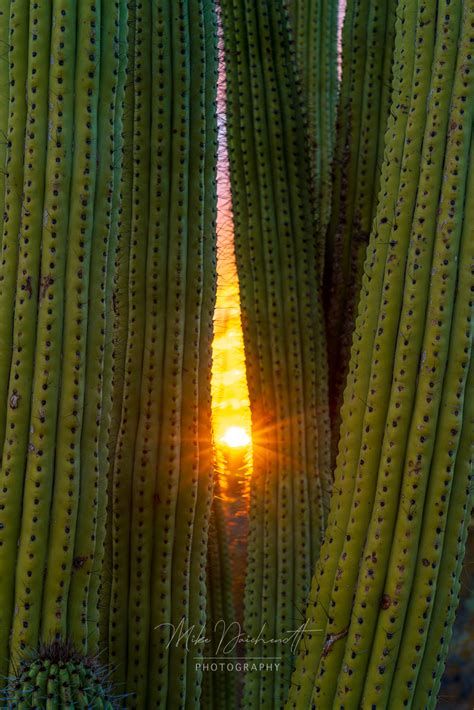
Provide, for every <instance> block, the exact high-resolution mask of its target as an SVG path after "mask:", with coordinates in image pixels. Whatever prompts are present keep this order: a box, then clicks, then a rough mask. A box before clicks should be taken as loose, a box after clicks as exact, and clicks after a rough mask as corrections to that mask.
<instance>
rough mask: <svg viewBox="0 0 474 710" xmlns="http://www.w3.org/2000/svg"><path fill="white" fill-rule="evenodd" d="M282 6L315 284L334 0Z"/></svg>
mask: <svg viewBox="0 0 474 710" xmlns="http://www.w3.org/2000/svg"><path fill="white" fill-rule="evenodd" d="M287 4H288V9H289V14H290V20H291V23H290V24H291V31H292V35H293V39H294V43H295V46H296V60H297V66H298V70H299V75H300V82H301V86H302V89H303V92H304V99H305V100H304V106H305V110H306V120H307V131H308V136H309V147H310V157H311V168H312V183H313V190H314V191H315V210H316V215H317V245H318V261H319V264H320V273H319V283H320V284H321V279H322V275H323V269H324V251H325V241H326V231H327V227H328V222H329V218H330V214H331V203H332V161H333V153H334V147H335V128H336V126H335V124H336V106H337V98H338V85H337V43H336V37H337V27H338V18H339V3H338V2H337V1H336V0H292V1H291V2H288V3H287Z"/></svg>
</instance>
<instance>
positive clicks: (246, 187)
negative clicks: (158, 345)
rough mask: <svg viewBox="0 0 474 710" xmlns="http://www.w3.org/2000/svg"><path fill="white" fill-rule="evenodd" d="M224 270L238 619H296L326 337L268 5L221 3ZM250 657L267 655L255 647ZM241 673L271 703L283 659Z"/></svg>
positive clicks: (306, 554) (312, 496) (288, 70)
mask: <svg viewBox="0 0 474 710" xmlns="http://www.w3.org/2000/svg"><path fill="white" fill-rule="evenodd" d="M221 8H222V24H223V32H224V44H225V57H226V74H227V97H228V103H227V118H228V147H229V162H230V173H231V189H232V207H233V216H234V233H235V245H236V257H237V268H238V273H239V280H240V292H241V306H242V319H243V330H244V341H245V349H246V363H247V371H248V377H249V390H250V401H251V410H252V426H253V444H254V445H253V451H254V471H253V478H252V483H251V494H250V496H251V500H250V532H249V545H248V573H247V577H248V579H247V591H246V609H245V626H246V631H247V633H249V634H252V635H254V636H257V635H258V633H259V631H260V630H261V628H262V625H263V626H264V627H265V633H266V635H268V636H269V637H279V636H281V637H283V636H284V635H285V633H286V631H288V629H294V628H297V627H298V626H299V623H301V620H302V614H303V609H304V607H305V603H306V595H307V591H308V588H309V587H308V582H309V575H310V573H311V569H312V564H313V561H314V559H315V558H316V556H317V553H318V549H319V541H320V535H321V532H322V527H323V505H324V500H325V496H326V495H327V493H328V489H329V485H330V474H329V456H328V453H329V448H328V442H329V426H328V418H327V402H326V394H327V393H326V363H325V334H324V327H323V326H324V324H323V318H322V310H321V302H320V300H319V299H318V287H317V273H316V272H317V258H316V250H315V245H314V239H313V238H312V235H314V234H315V221H314V213H313V212H312V209H311V208H312V203H311V187H310V166H309V160H308V157H307V155H308V153H307V143H306V134H305V127H304V123H303V118H302V114H301V112H300V111H299V107H300V106H301V96H302V95H301V91H300V90H299V88H298V83H297V82H296V81H295V78H296V77H295V72H294V65H295V57H294V56H293V54H292V48H291V45H290V43H289V41H288V35H287V31H286V29H287V27H286V23H287V18H286V14H285V10H284V7H283V4H282V3H281V2H276V3H273V2H272V3H269V2H265V1H263V0H262V1H261V2H260V1H259V2H256V3H251V2H246V1H244V0H224V1H223V2H222V3H221ZM255 655H260V656H264V657H265V656H270V655H271V656H274V655H275V649H274V648H271V646H270V645H269V644H260V646H258V648H256V649H255ZM281 655H282V656H284V659H283V660H282V667H283V670H281V668H280V670H279V671H278V673H276V672H275V673H274V672H273V671H264V672H263V673H262V674H249V675H248V676H247V678H246V687H245V694H244V698H245V700H244V702H245V704H248V705H249V706H251V707H260V706H266V707H272V706H273V704H274V705H275V706H280V705H281V704H282V703H283V701H284V698H285V696H286V692H287V688H288V684H289V671H290V667H291V662H292V661H291V653H290V652H289V648H288V645H286V646H283V647H282V649H281Z"/></svg>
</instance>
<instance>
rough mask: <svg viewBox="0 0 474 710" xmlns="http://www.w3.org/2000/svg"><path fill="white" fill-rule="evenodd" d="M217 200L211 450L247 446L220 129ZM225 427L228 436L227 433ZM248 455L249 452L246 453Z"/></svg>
mask: <svg viewBox="0 0 474 710" xmlns="http://www.w3.org/2000/svg"><path fill="white" fill-rule="evenodd" d="M220 139H221V144H220V149H219V157H218V203H217V271H218V279H217V300H216V309H215V315H214V342H213V346H212V354H213V366H212V420H213V430H214V441H215V445H216V447H217V449H218V450H219V449H220V450H222V449H223V448H226V447H229V446H233V447H235V446H236V444H235V443H231V441H234V442H235V441H237V437H236V433H235V430H236V429H239V430H241V432H242V434H240V435H239V437H238V438H239V440H240V441H242V442H243V441H244V439H245V446H247V447H248V448H249V449H251V423H250V403H249V395H248V388H247V379H246V374H245V356H244V342H243V335H242V326H241V321H240V293H239V284H238V280H237V268H236V263H235V255H234V244H233V225H232V213H231V199H230V187H229V178H228V171H227V166H226V153H225V133H224V130H223V126H221V131H220ZM229 431H231V434H230V435H229ZM248 453H249V454H250V455H251V451H250V450H249V452H248Z"/></svg>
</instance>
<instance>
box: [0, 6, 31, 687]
mask: <svg viewBox="0 0 474 710" xmlns="http://www.w3.org/2000/svg"><path fill="white" fill-rule="evenodd" d="M28 10H29V3H28V2H24V1H23V0H16V1H15V2H11V3H9V11H8V21H9V41H8V43H9V50H8V67H9V103H8V128H7V152H6V165H5V197H4V200H5V204H4V210H5V213H4V218H3V230H2V255H1V262H0V313H1V314H2V316H1V318H0V402H1V403H2V404H1V406H0V447H1V450H2V451H3V445H4V438H5V425H6V417H7V413H8V407H7V391H8V385H9V376H10V364H11V359H12V337H13V327H12V325H13V306H14V302H15V287H16V276H17V261H18V247H17V239H18V231H19V225H20V212H21V194H22V190H23V150H22V146H23V142H24V133H25V125H26V95H25V90H24V87H25V82H26V76H27V62H25V57H26V55H27V51H28ZM0 482H1V493H0V512H1V516H2V520H1V522H2V526H1V529H0V543H1V544H0V563H1V564H2V569H14V566H15V559H16V554H17V550H16V545H17V540H18V525H19V512H18V501H19V500H21V494H22V480H20V481H18V482H16V481H12V483H11V484H10V480H9V476H8V471H7V470H6V469H5V466H4V464H3V461H2V466H1V469H0ZM12 605H13V585H12V584H11V582H10V583H9V584H8V583H7V584H4V585H0V672H2V673H3V674H5V673H6V671H7V668H8V650H7V649H8V639H9V634H10V629H11V615H12Z"/></svg>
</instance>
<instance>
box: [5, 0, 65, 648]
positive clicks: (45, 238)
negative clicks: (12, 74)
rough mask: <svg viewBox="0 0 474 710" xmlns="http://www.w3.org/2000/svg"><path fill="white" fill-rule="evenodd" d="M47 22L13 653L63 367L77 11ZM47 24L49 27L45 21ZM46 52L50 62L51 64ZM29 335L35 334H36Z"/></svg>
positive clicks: (33, 592) (26, 597) (60, 8)
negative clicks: (41, 184) (37, 260)
mask: <svg viewBox="0 0 474 710" xmlns="http://www.w3.org/2000/svg"><path fill="white" fill-rule="evenodd" d="M52 19H53V23H54V27H53V29H52V32H51V50H50V51H49V49H50V48H49V46H48V47H47V49H46V52H45V53H44V55H43V57H42V61H43V64H44V67H48V68H49V102H50V116H49V118H48V129H47V130H48V143H47V145H48V150H47V156H46V165H45V192H44V203H43V204H42V205H41V208H40V215H41V222H40V224H41V226H42V234H41V241H40V239H39V238H37V248H39V246H40V243H41V264H40V273H39V274H38V276H37V277H36V279H35V280H36V293H37V297H38V304H37V314H36V313H35V318H36V319H37V324H38V325H37V329H36V353H35V367H34V376H33V384H32V395H31V414H30V427H29V436H28V446H27V447H26V448H27V461H26V474H25V486H24V490H23V510H22V522H21V535H20V545H19V550H18V564H17V569H16V580H15V586H16V602H15V605H16V609H17V614H16V616H15V627H14V634H13V638H12V642H11V648H12V649H15V652H18V650H19V648H21V646H23V645H26V646H27V647H34V646H36V644H37V643H38V634H39V630H40V613H41V603H42V587H43V576H44V565H45V560H46V551H47V542H48V528H49V508H50V504H51V494H52V482H53V475H54V442H55V435H56V422H57V406H58V390H59V377H60V364H61V340H62V328H63V283H64V272H65V259H66V248H67V247H66V238H67V226H68V212H69V199H68V195H69V188H70V181H71V169H72V160H71V145H72V133H73V128H72V101H73V97H72V95H71V94H68V95H64V96H63V95H62V94H61V87H62V86H63V85H69V84H71V83H72V82H73V80H74V66H75V62H74V53H75V32H76V18H75V13H74V12H71V11H70V8H69V3H68V2H67V1H66V0H63V1H58V2H55V3H54V4H53V7H52ZM47 22H48V24H49V22H50V18H49V15H48V16H47ZM50 54H51V56H52V58H53V61H52V62H51V63H50V61H49V55H50ZM46 85H47V84H46ZM43 108H45V106H44V107H43ZM42 140H44V138H43V139H42ZM30 327H31V326H30ZM31 329H32V331H33V332H34V328H31Z"/></svg>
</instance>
